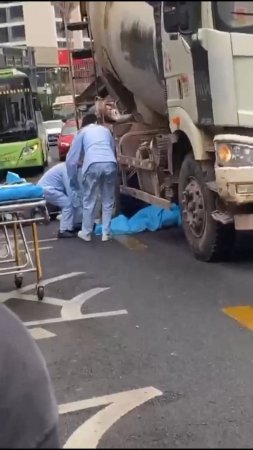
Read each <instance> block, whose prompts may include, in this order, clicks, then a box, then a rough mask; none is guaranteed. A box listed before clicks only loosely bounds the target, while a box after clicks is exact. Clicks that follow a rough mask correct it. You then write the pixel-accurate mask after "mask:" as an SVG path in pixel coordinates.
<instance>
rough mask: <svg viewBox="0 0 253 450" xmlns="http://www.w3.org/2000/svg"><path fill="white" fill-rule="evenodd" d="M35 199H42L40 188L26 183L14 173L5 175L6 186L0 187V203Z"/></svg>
mask: <svg viewBox="0 0 253 450" xmlns="http://www.w3.org/2000/svg"><path fill="white" fill-rule="evenodd" d="M35 198H36V199H38V198H43V189H42V188H41V187H40V186H38V185H35V184H33V183H27V182H26V180H24V178H20V177H19V176H18V175H17V174H15V173H12V172H8V173H7V177H6V184H3V185H0V203H5V202H12V201H17V200H32V199H35Z"/></svg>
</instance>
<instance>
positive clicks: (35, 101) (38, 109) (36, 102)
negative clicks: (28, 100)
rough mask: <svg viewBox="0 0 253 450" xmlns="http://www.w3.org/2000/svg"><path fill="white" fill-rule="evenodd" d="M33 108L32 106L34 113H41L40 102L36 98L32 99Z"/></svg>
mask: <svg viewBox="0 0 253 450" xmlns="http://www.w3.org/2000/svg"><path fill="white" fill-rule="evenodd" d="M33 106H34V109H35V111H41V104H40V101H39V99H38V98H36V97H34V98H33Z"/></svg>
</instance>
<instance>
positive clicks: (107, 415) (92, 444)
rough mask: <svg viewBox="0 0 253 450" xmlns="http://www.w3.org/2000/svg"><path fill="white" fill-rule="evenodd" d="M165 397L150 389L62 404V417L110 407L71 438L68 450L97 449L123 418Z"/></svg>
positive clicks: (60, 409) (100, 412)
mask: <svg viewBox="0 0 253 450" xmlns="http://www.w3.org/2000/svg"><path fill="white" fill-rule="evenodd" d="M161 395H162V392H161V391H159V390H158V389H155V388H154V387H152V386H150V387H146V388H141V389H134V390H130V391H125V392H119V393H117V394H112V395H105V396H103V397H95V398H91V399H88V400H81V401H77V402H73V403H67V404H64V405H60V406H59V414H68V413H70V412H75V411H81V410H84V409H88V408H94V407H98V406H105V405H108V406H106V408H103V409H102V410H100V411H98V412H97V413H96V414H94V415H93V416H92V417H90V418H89V419H88V420H86V421H85V422H84V423H83V424H82V425H81V426H79V427H78V428H77V429H76V430H75V431H74V433H73V434H72V435H71V436H70V437H69V439H68V440H67V442H66V444H65V445H64V448H82V449H84V448H85V449H86V448H96V447H97V445H98V443H99V441H100V439H101V438H102V436H103V435H104V434H105V433H106V431H107V430H109V428H111V426H112V425H113V424H115V423H116V422H117V421H118V420H119V419H121V417H123V416H124V415H125V414H127V413H128V412H129V411H131V410H133V409H135V408H136V407H137V406H140V405H142V404H143V403H146V402H147V401H148V400H151V399H153V398H155V397H159V396H161Z"/></svg>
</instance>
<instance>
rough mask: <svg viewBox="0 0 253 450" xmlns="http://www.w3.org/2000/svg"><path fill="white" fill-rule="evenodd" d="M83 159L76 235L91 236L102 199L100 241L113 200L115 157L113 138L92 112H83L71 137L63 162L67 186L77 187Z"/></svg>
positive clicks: (106, 229) (107, 236)
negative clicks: (79, 227) (80, 211)
mask: <svg viewBox="0 0 253 450" xmlns="http://www.w3.org/2000/svg"><path fill="white" fill-rule="evenodd" d="M81 160H83V166H82V169H81V170H82V187H83V193H82V195H83V221H82V230H81V231H79V233H78V237H79V238H81V239H83V240H84V241H90V240H91V234H92V231H93V227H94V222H95V214H96V204H97V201H98V199H99V198H100V199H101V203H102V230H103V235H102V241H108V240H109V239H110V232H111V219H112V213H113V207H114V204H115V191H116V182H117V160H116V154H115V141H114V138H113V136H112V134H111V132H110V130H109V129H108V128H106V127H104V126H103V125H98V124H97V118H96V116H95V115H94V114H87V115H86V116H85V117H84V118H83V121H82V128H81V130H80V131H79V133H78V134H77V135H76V137H75V138H74V140H73V142H72V145H71V147H70V150H69V152H68V154H67V158H66V165H67V171H68V175H69V179H70V186H71V187H72V188H73V189H75V188H77V187H78V185H79V182H78V163H79V161H81Z"/></svg>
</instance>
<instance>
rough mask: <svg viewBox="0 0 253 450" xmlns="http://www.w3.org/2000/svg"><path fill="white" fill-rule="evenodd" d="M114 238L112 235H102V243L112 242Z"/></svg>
mask: <svg viewBox="0 0 253 450" xmlns="http://www.w3.org/2000/svg"><path fill="white" fill-rule="evenodd" d="M111 239H112V237H111V235H110V234H102V242H107V241H111Z"/></svg>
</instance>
